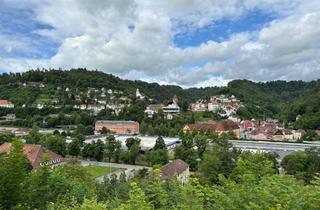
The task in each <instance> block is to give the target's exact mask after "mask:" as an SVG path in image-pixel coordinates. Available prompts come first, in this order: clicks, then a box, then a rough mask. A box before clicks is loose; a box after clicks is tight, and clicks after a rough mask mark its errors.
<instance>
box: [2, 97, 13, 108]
mask: <svg viewBox="0 0 320 210" xmlns="http://www.w3.org/2000/svg"><path fill="white" fill-rule="evenodd" d="M0 107H3V108H14V104H13V103H12V102H11V101H9V100H3V99H1V100H0Z"/></svg>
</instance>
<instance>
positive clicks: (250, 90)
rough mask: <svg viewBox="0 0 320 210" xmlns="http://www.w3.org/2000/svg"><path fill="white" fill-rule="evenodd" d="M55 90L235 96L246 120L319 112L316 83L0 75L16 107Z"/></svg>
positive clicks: (189, 98) (82, 73)
mask: <svg viewBox="0 0 320 210" xmlns="http://www.w3.org/2000/svg"><path fill="white" fill-rule="evenodd" d="M24 83H31V84H32V83H43V84H44V85H45V87H43V88H39V87H38V86H23V85H21V84H24ZM57 87H61V89H64V88H69V89H71V90H79V91H81V90H86V89H87V88H88V87H91V88H106V89H112V90H120V91H123V94H124V95H131V96H132V95H134V93H135V90H136V89H137V88H139V90H140V91H141V93H143V94H144V95H146V96H147V97H149V98H152V99H154V102H167V101H168V100H170V99H171V98H172V97H173V96H174V95H177V96H178V98H179V99H180V101H182V102H188V103H190V102H193V101H196V100H198V99H208V98H209V97H210V96H212V95H217V94H228V95H235V96H236V97H237V98H238V99H240V100H241V101H243V102H244V103H245V104H246V108H244V109H242V110H240V112H241V114H242V115H243V116H247V117H248V118H250V117H261V118H262V117H268V116H271V117H272V116H278V117H283V118H285V119H286V118H288V119H289V120H290V119H291V120H292V118H294V117H295V116H296V115H297V114H300V115H304V114H308V115H311V114H314V113H319V103H317V102H318V101H315V100H317V99H319V98H320V97H319V89H320V80H317V81H311V82H304V81H290V82H286V81H272V82H266V83H255V82H252V81H248V80H234V81H231V82H230V83H229V84H228V86H227V87H206V88H189V89H183V88H181V87H179V86H175V85H159V84H157V83H147V82H143V81H132V80H124V79H120V78H119V77H116V76H113V75H111V74H106V73H103V72H101V71H88V70H86V69H71V70H68V71H63V70H44V71H40V70H31V71H28V72H24V73H10V74H6V73H3V74H2V75H0V88H1V89H0V98H6V99H10V100H12V101H13V102H15V103H17V104H21V103H33V102H35V101H36V100H37V98H38V97H39V96H41V95H43V93H44V92H45V93H46V94H50V92H52V90H53V89H56V88H57Z"/></svg>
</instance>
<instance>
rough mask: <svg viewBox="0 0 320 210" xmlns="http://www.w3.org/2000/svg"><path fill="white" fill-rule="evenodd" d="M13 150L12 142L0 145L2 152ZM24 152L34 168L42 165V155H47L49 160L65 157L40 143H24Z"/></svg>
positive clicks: (61, 159) (60, 159)
mask: <svg viewBox="0 0 320 210" xmlns="http://www.w3.org/2000/svg"><path fill="white" fill-rule="evenodd" d="M10 150H11V143H4V144H2V145H1V146H0V153H9V152H10ZM23 154H25V155H26V156H27V158H28V160H29V161H30V163H31V165H32V167H33V168H34V169H36V168H38V167H39V166H40V163H41V161H42V157H43V156H44V155H47V157H48V158H49V161H53V160H58V159H59V161H63V158H62V157H61V156H60V155H58V154H56V153H54V152H52V151H51V150H48V149H46V148H45V147H44V146H42V145H38V144H24V145H23Z"/></svg>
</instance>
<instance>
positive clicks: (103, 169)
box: [84, 165, 117, 178]
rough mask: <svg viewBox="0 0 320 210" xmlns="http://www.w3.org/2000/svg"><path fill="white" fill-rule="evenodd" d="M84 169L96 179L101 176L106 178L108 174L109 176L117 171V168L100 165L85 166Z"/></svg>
mask: <svg viewBox="0 0 320 210" xmlns="http://www.w3.org/2000/svg"><path fill="white" fill-rule="evenodd" d="M84 168H85V170H86V171H87V172H88V173H89V174H90V175H91V176H93V177H94V178H96V177H99V176H104V175H106V174H109V173H111V172H114V171H116V170H117V169H116V168H110V167H107V166H99V165H89V166H85V167H84Z"/></svg>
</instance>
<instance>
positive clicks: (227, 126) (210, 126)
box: [188, 120, 239, 131]
mask: <svg viewBox="0 0 320 210" xmlns="http://www.w3.org/2000/svg"><path fill="white" fill-rule="evenodd" d="M188 127H189V128H190V130H202V131H210V130H211V131H229V130H234V129H238V128H239V126H238V124H237V123H235V122H233V121H231V120H223V121H213V122H210V123H195V124H189V125H188Z"/></svg>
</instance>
